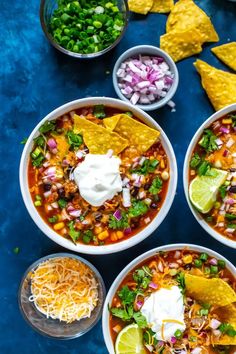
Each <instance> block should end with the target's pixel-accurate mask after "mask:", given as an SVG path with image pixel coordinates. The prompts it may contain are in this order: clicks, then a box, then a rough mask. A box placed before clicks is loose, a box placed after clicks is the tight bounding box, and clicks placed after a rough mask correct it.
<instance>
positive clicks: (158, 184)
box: [149, 177, 163, 195]
mask: <svg viewBox="0 0 236 354" xmlns="http://www.w3.org/2000/svg"><path fill="white" fill-rule="evenodd" d="M162 184H163V183H162V180H161V179H160V177H156V178H154V180H153V181H152V185H151V187H150V188H149V192H150V193H151V194H154V195H155V194H158V193H160V191H161V189H162Z"/></svg>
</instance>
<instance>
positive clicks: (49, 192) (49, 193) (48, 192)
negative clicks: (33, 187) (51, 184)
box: [43, 191, 52, 198]
mask: <svg viewBox="0 0 236 354" xmlns="http://www.w3.org/2000/svg"><path fill="white" fill-rule="evenodd" d="M51 194H52V192H51V191H47V192H45V193H43V195H44V197H45V198H47V197H49V196H50V195H51Z"/></svg>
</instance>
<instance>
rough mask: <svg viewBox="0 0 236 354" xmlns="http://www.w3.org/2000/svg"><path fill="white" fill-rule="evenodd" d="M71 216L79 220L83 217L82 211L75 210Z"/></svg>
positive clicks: (71, 212)
mask: <svg viewBox="0 0 236 354" xmlns="http://www.w3.org/2000/svg"><path fill="white" fill-rule="evenodd" d="M69 214H70V215H71V216H74V217H75V218H78V217H79V216H80V215H81V210H77V209H75V210H72V211H70V212H69Z"/></svg>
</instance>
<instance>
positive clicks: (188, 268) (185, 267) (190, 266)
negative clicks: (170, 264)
mask: <svg viewBox="0 0 236 354" xmlns="http://www.w3.org/2000/svg"><path fill="white" fill-rule="evenodd" d="M191 268H192V264H185V266H184V269H186V270H190V269H191Z"/></svg>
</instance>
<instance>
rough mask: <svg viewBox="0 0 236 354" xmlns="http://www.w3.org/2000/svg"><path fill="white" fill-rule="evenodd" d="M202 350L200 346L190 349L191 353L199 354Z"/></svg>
mask: <svg viewBox="0 0 236 354" xmlns="http://www.w3.org/2000/svg"><path fill="white" fill-rule="evenodd" d="M201 352H202V348H200V347H196V348H194V349H193V350H191V354H200V353H201Z"/></svg>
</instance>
